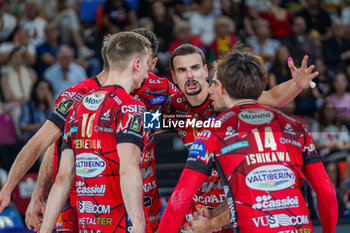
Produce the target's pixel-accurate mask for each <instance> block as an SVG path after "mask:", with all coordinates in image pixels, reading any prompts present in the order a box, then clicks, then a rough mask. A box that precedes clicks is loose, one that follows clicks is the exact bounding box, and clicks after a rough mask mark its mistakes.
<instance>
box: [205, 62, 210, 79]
mask: <svg viewBox="0 0 350 233" xmlns="http://www.w3.org/2000/svg"><path fill="white" fill-rule="evenodd" d="M204 72H205V79H207V78H208V75H209V72H208V66H207V64H204Z"/></svg>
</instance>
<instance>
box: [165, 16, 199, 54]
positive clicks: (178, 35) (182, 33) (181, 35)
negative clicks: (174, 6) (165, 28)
mask: <svg viewBox="0 0 350 233" xmlns="http://www.w3.org/2000/svg"><path fill="white" fill-rule="evenodd" d="M174 35H175V41H173V42H172V43H171V44H170V46H169V51H170V53H172V52H173V51H174V50H175V49H176V48H177V47H179V46H180V45H182V44H192V45H195V46H197V47H199V48H201V49H202V50H203V52H205V46H204V44H203V42H202V41H201V39H200V38H199V37H198V36H195V35H192V34H191V28H190V25H189V24H188V23H187V22H186V21H179V22H177V23H176V24H175V27H174Z"/></svg>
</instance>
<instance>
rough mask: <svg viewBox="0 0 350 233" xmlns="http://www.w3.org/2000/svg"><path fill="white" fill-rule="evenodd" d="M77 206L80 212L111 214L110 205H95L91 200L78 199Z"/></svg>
mask: <svg viewBox="0 0 350 233" xmlns="http://www.w3.org/2000/svg"><path fill="white" fill-rule="evenodd" d="M77 207H78V210H79V212H80V213H89V214H109V213H110V212H111V206H110V205H98V204H96V205H95V204H94V203H92V202H91V201H78V206H77Z"/></svg>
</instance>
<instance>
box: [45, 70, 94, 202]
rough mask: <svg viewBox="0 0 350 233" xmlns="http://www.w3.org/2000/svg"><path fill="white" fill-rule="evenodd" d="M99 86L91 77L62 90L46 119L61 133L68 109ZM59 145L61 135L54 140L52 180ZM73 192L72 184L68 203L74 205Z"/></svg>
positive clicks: (57, 161)
mask: <svg viewBox="0 0 350 233" xmlns="http://www.w3.org/2000/svg"><path fill="white" fill-rule="evenodd" d="M99 87H101V84H100V83H99V81H98V79H97V77H91V78H88V79H86V80H84V81H82V82H80V83H78V84H76V85H74V86H72V87H70V88H68V89H67V90H65V91H63V92H62V93H61V94H60V95H59V97H58V98H57V99H56V106H55V109H54V110H53V112H52V113H51V114H50V116H49V118H48V120H49V121H51V122H52V123H54V124H55V125H56V126H57V127H58V128H59V129H60V130H61V131H62V133H63V131H64V124H65V121H66V119H67V116H68V113H69V111H70V110H71V109H72V108H73V107H74V106H75V104H76V103H78V102H79V101H80V100H81V99H82V98H83V96H85V95H86V94H88V93H90V92H91V91H94V90H96V89H98V88H99ZM61 146H62V137H60V138H59V139H57V140H56V141H55V151H54V159H53V169H52V181H53V182H54V181H55V179H56V175H57V172H58V166H59V164H60V160H61ZM74 193H75V185H74V184H73V186H72V195H70V197H71V198H73V199H72V201H71V203H70V204H71V205H72V206H75V203H76V201H75V197H74ZM68 203H69V201H68ZM68 203H67V204H68ZM67 206H69V205H67Z"/></svg>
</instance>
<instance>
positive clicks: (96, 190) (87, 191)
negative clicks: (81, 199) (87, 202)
mask: <svg viewBox="0 0 350 233" xmlns="http://www.w3.org/2000/svg"><path fill="white" fill-rule="evenodd" d="M76 185H77V187H76V191H77V196H104V195H105V192H106V185H105V184H101V185H97V184H95V186H91V187H89V186H86V185H85V183H84V182H83V181H77V182H76Z"/></svg>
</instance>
